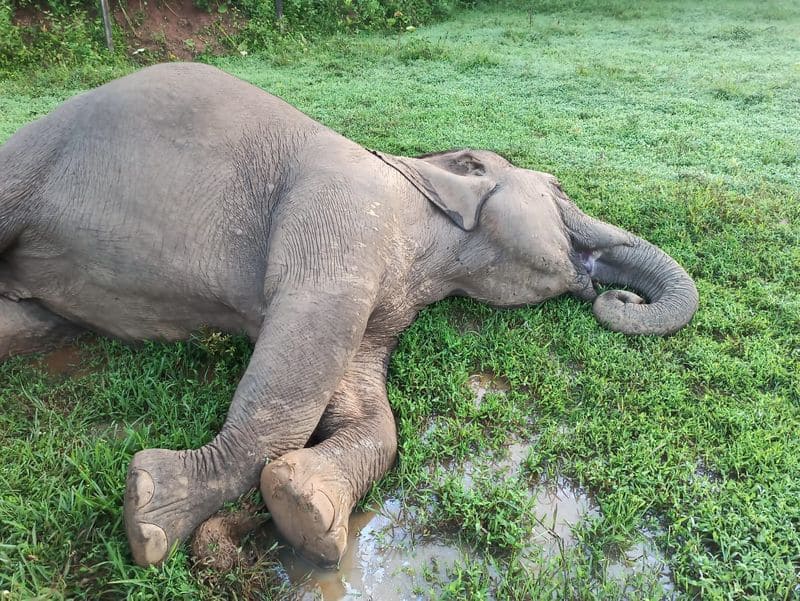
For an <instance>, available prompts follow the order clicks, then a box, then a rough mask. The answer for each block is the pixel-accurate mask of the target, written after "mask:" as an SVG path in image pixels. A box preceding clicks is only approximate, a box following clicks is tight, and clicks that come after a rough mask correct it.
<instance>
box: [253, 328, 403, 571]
mask: <svg viewBox="0 0 800 601" xmlns="http://www.w3.org/2000/svg"><path fill="white" fill-rule="evenodd" d="M388 355H389V350H388V349H387V348H385V347H384V348H372V347H371V346H370V345H369V343H367V342H365V343H363V344H362V347H361V348H360V349H359V352H358V354H357V355H356V357H355V358H354V359H353V361H352V363H351V365H350V367H349V369H348V371H347V373H346V374H345V377H344V379H343V381H342V384H341V386H340V387H339V389H338V390H337V391H336V394H335V395H334V397H333V399H332V400H331V403H330V405H329V406H328V407H327V408H326V410H325V414H324V415H323V417H322V420H321V422H320V425H319V427H318V429H317V430H316V432H315V435H314V437H313V438H314V439H315V440H321V442H319V443H318V444H316V445H314V446H311V447H308V448H304V449H299V450H294V451H290V452H289V453H287V454H285V455H283V456H282V457H280V458H278V459H276V460H274V461H271V462H269V463H268V464H267V465H266V466H265V467H264V470H263V471H262V473H261V493H262V495H263V497H264V501H265V503H266V505H267V508H268V509H269V511H270V514H271V515H272V519H273V521H274V522H275V525H276V527H277V528H278V530H279V531H280V532H281V534H282V535H283V536H284V537H285V538H286V539H287V540H288V541H289V542H290V543H291V544H292V546H294V547H295V549H296V550H297V551H299V552H300V553H302V554H303V555H305V556H306V557H308V558H309V559H310V560H312V561H313V562H315V563H316V564H318V565H320V566H323V567H332V566H336V565H337V564H338V563H339V560H340V559H341V557H342V555H343V554H344V551H345V547H346V546H347V530H348V519H349V517H350V513H351V512H352V511H353V507H354V506H355V504H356V503H357V502H358V500H359V499H360V498H361V497H362V496H363V495H364V494H365V493H366V492H367V491H368V490H369V488H370V486H372V484H373V483H374V482H375V481H376V480H378V479H379V478H381V477H382V476H383V475H384V474H385V473H386V471H387V470H388V469H389V468H390V467H391V465H392V463H393V462H394V459H395V455H396V452H397V435H396V431H395V422H394V417H393V415H392V411H391V409H390V407H389V401H388V399H387V397H386V367H385V365H386V359H387V358H388Z"/></svg>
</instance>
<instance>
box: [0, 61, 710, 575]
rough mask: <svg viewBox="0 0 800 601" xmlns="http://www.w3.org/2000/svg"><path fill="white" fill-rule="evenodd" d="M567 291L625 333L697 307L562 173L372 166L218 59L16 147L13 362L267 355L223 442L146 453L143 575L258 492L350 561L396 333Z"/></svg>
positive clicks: (133, 511) (0, 291)
mask: <svg viewBox="0 0 800 601" xmlns="http://www.w3.org/2000/svg"><path fill="white" fill-rule="evenodd" d="M595 282H600V283H602V284H611V283H616V284H622V285H623V286H625V287H627V288H632V289H635V290H638V291H639V292H641V294H642V297H639V296H637V295H635V294H633V293H631V292H621V291H611V292H606V293H604V294H602V295H600V296H597V294H596V293H595V288H594V283H595ZM567 292H569V293H572V294H575V295H577V296H578V297H580V298H582V299H586V300H590V301H593V302H594V311H595V314H596V316H597V318H598V320H599V321H600V322H601V323H602V324H604V325H605V326H607V327H609V328H611V329H614V330H618V331H621V332H625V333H631V334H669V333H672V332H674V331H676V330H678V329H679V328H681V327H682V326H684V325H685V324H686V323H688V322H689V320H690V319H691V318H692V315H693V314H694V312H695V310H696V308H697V303H698V297H697V292H696V289H695V287H694V284H693V282H692V280H691V278H690V277H689V276H688V275H687V274H686V272H685V271H684V270H683V269H681V267H680V266H679V265H677V263H675V261H673V260H672V259H671V258H670V257H668V256H667V255H666V254H665V253H663V252H662V251H661V250H659V249H658V248H656V247H654V246H653V245H651V244H649V243H648V242H646V241H644V240H642V239H640V238H637V237H636V236H634V235H632V234H630V233H628V232H626V231H624V230H621V229H619V228H617V227H614V226H612V225H608V224H605V223H603V222H600V221H597V220H595V219H592V218H591V217H588V216H587V215H585V214H583V213H582V212H581V211H580V210H579V209H578V208H577V207H576V206H575V205H574V204H573V203H572V202H571V201H570V200H569V198H567V196H566V195H565V194H564V193H563V191H562V190H561V188H560V186H559V184H558V182H557V181H556V180H555V178H553V177H552V176H551V175H548V174H546V173H539V172H535V171H529V170H526V169H520V168H517V167H514V166H513V165H511V164H510V163H508V162H507V161H506V160H504V159H503V158H501V157H500V156H498V155H496V154H494V153H491V152H488V151H483V150H456V151H447V152H442V153H436V154H430V155H426V156H422V157H418V158H406V157H399V156H390V155H386V154H382V153H379V152H371V151H368V150H366V149H364V148H363V147H361V146H359V145H358V144H355V143H354V142H351V141H350V140H348V139H346V138H344V137H342V136H340V135H339V134H337V133H335V132H333V131H331V130H330V129H328V128H326V127H324V126H323V125H321V124H319V123H317V122H315V121H314V120H312V119H310V118H309V117H307V116H306V115H304V114H302V113H301V112H299V111H297V110H296V109H294V108H293V107H291V106H289V105H288V104H286V103H284V102H283V101H281V100H280V99H278V98H275V97H274V96H271V95H270V94H268V93H266V92H264V91H262V90H260V89H258V88H255V87H253V86H251V85H249V84H247V83H245V82H243V81H240V80H238V79H236V78H234V77H232V76H229V75H227V74H225V73H223V72H222V71H219V70H217V69H214V68H212V67H209V66H205V65H200V64H168V65H158V66H154V67H150V68H147V69H144V70H141V71H139V72H137V73H134V74H132V75H129V76H127V77H124V78H122V79H118V80H116V81H113V82H111V83H109V84H107V85H104V86H102V87H100V88H97V89H95V90H93V91H90V92H88V93H85V94H82V95H80V96H77V97H75V98H73V99H71V100H69V101H67V102H66V103H64V104H63V105H62V106H60V107H59V108H57V109H56V110H54V111H53V112H52V113H51V114H50V115H48V116H46V117H43V118H42V119H39V120H38V121H35V122H33V123H31V124H29V125H28V126H26V127H23V128H22V129H21V130H19V131H18V132H17V133H16V134H15V135H14V136H12V138H11V139H10V140H9V141H8V142H7V143H6V144H5V145H4V146H2V147H0V360H2V359H3V358H5V357H8V356H10V355H12V354H21V353H26V352H32V351H36V350H41V349H42V348H43V347H46V346H48V345H55V344H60V343H63V342H64V341H65V340H69V339H70V338H71V337H74V336H75V335H76V334H78V333H80V332H82V331H85V330H92V331H95V332H99V333H102V334H106V335H109V336H114V337H117V338H120V339H123V340H143V339H161V340H176V339H182V338H186V337H188V336H189V335H190V334H191V333H192V332H193V331H195V330H197V329H199V328H201V327H211V328H216V329H219V330H224V331H228V332H242V331H243V332H246V333H247V334H248V335H249V337H250V339H251V340H252V342H253V343H254V352H253V355H252V358H251V361H250V363H249V366H248V367H247V370H246V372H245V374H244V376H243V377H242V379H241V381H240V383H239V385H238V388H237V390H236V392H235V395H234V398H233V401H232V403H231V406H230V410H229V413H228V416H227V419H226V421H225V424H224V426H223V428H222V430H221V431H220V432H219V433H218V435H217V436H216V437H215V438H214V439H213V440H211V441H210V442H209V443H208V444H206V445H205V446H203V447H201V448H199V449H192V450H167V449H146V450H142V451H140V452H138V453H136V455H135V456H134V458H133V460H132V462H131V465H130V469H129V471H128V479H127V489H126V494H125V523H126V528H127V533H128V537H129V542H130V547H131V551H132V554H133V558H134V560H135V561H136V562H137V563H138V564H140V565H150V564H158V563H160V562H162V561H163V560H164V559H165V558H166V557H167V555H168V553H169V551H170V549H171V548H172V547H173V546H174V545H175V544H176V543H179V542H181V541H184V540H185V539H186V538H187V537H188V536H189V535H190V534H191V533H192V532H193V531H194V530H195V529H196V528H197V527H198V526H199V525H200V524H201V523H202V522H203V521H204V520H205V519H207V518H208V517H209V516H210V515H212V514H213V513H214V512H215V511H216V510H217V509H218V508H219V507H220V506H221V505H222V504H223V503H225V502H226V501H230V500H232V499H235V498H237V497H238V496H240V495H241V494H243V493H244V492H245V491H247V490H249V489H250V488H251V487H253V486H256V485H258V484H259V483H260V486H261V490H262V492H263V496H264V499H265V501H266V504H267V508H268V509H269V511H270V512H271V514H272V516H273V518H274V520H275V522H276V525H277V527H278V529H279V530H281V531H282V533H283V534H284V535H285V536H286V537H287V539H288V540H289V541H290V542H291V543H292V544H293V545H294V546H295V547H296V548H297V549H298V550H299V551H301V552H303V553H305V554H306V555H307V556H309V557H310V558H311V559H313V560H315V561H317V562H318V563H321V564H335V563H337V561H338V560H339V558H340V557H341V555H342V552H343V550H344V546H345V542H346V540H347V518H348V515H349V514H350V512H351V510H352V509H353V506H354V505H355V503H356V501H357V500H358V499H359V498H360V497H361V496H362V495H363V494H364V493H365V492H366V490H367V489H368V488H369V486H370V485H371V484H372V483H373V482H374V481H375V480H377V479H378V478H380V477H381V476H382V475H383V474H384V473H385V472H386V471H387V470H388V469H389V467H390V466H391V465H392V462H393V461H394V458H395V453H396V448H397V441H396V434H395V424H394V419H393V416H392V412H391V410H390V408H389V404H388V401H387V397H386V386H385V377H386V366H387V363H388V359H389V355H390V354H391V351H392V349H393V348H394V345H395V341H396V337H397V335H398V334H399V333H400V332H401V331H402V330H403V329H404V328H405V327H406V326H408V325H409V324H410V323H411V321H412V320H413V319H414V317H415V315H416V314H417V312H418V311H419V310H420V309H421V308H422V307H424V306H425V305H428V304H430V303H433V302H435V301H437V300H439V299H442V298H444V297H446V296H448V295H453V294H463V295H468V296H471V297H474V298H476V299H479V300H482V301H485V302H487V303H490V304H492V305H496V306H500V307H503V306H518V305H524V304H530V303H538V302H541V301H544V300H545V299H548V298H552V297H554V296H558V295H560V294H563V293H567ZM287 416H291V419H287Z"/></svg>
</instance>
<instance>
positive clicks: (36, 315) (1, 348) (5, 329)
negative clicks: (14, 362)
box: [0, 297, 83, 361]
mask: <svg viewBox="0 0 800 601" xmlns="http://www.w3.org/2000/svg"><path fill="white" fill-rule="evenodd" d="M82 331H83V330H82V329H81V328H80V327H78V326H76V325H75V324H73V323H70V322H69V321H67V320H66V319H64V318H63V317H59V316H58V315H56V314H55V313H52V312H50V311H48V310H47V309H45V308H44V307H42V306H41V305H40V304H39V303H37V302H35V301H32V300H21V301H12V300H9V299H7V298H3V297H0V361H2V360H4V359H7V358H9V357H11V356H14V355H26V354H28V353H36V352H39V351H44V350H48V349H52V348H55V347H58V346H61V345H62V344H65V343H66V342H68V341H70V340H72V339H74V338H76V337H77V336H78V335H79V334H81V332H82Z"/></svg>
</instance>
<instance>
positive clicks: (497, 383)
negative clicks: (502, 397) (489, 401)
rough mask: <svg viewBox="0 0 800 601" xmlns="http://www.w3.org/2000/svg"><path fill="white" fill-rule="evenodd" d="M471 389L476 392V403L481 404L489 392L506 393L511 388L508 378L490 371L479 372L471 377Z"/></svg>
mask: <svg viewBox="0 0 800 601" xmlns="http://www.w3.org/2000/svg"><path fill="white" fill-rule="evenodd" d="M468 383H469V387H470V390H472V392H474V393H475V404H476V405H477V406H480V404H481V403H482V402H483V397H485V396H486V394H487V393H498V394H505V393H506V392H508V391H509V390H511V385H510V384H509V382H508V380H506V379H505V378H503V377H502V376H495V375H494V374H490V373H478V374H474V375H472V376H470V377H469V380H468Z"/></svg>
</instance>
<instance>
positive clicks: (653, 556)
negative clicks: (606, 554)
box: [605, 530, 675, 599]
mask: <svg viewBox="0 0 800 601" xmlns="http://www.w3.org/2000/svg"><path fill="white" fill-rule="evenodd" d="M642 534H643V537H644V538H643V539H642V540H640V541H638V542H637V543H635V544H634V545H632V546H631V547H630V548H629V549H628V550H627V551H625V553H623V554H622V556H621V557H619V558H618V559H617V560H615V561H613V562H610V563H608V564H607V565H606V569H605V577H606V579H607V580H615V581H617V582H619V583H620V584H623V585H624V584H626V583H629V582H631V581H635V579H637V578H641V579H644V580H645V581H649V582H658V584H659V585H660V586H661V590H662V591H664V597H665V598H668V599H672V598H674V597H675V582H674V581H673V579H672V570H671V569H670V567H669V564H668V563H667V560H666V559H665V558H664V554H663V553H662V552H661V551H660V550H659V548H658V547H657V546H656V543H655V536H656V535H655V534H654V533H653V532H650V531H649V530H643V531H642ZM630 588H632V587H631V585H630V584H627V586H625V587H624V589H623V592H631V591H629V590H628V589H630Z"/></svg>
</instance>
